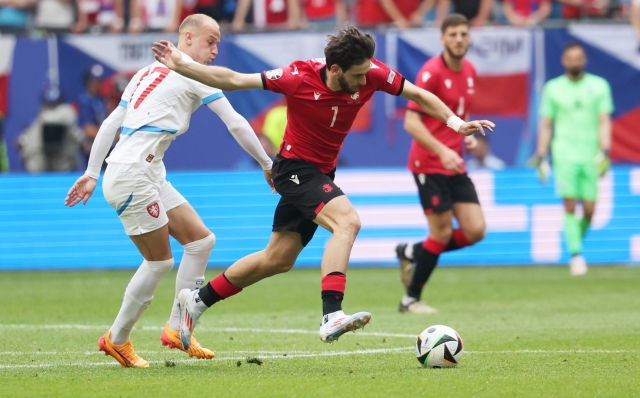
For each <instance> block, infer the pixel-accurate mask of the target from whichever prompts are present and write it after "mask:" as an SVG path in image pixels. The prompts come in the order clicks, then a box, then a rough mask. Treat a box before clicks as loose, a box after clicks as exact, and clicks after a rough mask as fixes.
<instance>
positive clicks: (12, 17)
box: [0, 0, 36, 34]
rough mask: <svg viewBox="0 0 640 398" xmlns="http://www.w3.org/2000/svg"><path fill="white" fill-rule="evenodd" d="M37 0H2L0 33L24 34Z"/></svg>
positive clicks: (0, 3)
mask: <svg viewBox="0 0 640 398" xmlns="http://www.w3.org/2000/svg"><path fill="white" fill-rule="evenodd" d="M35 4H36V0H0V33H8V34H23V33H25V32H26V30H27V28H28V27H29V13H30V11H31V9H32V8H33V7H34V6H35Z"/></svg>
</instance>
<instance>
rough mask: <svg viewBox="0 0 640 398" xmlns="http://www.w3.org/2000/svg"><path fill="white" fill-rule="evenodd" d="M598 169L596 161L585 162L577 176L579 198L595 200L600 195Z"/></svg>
mask: <svg viewBox="0 0 640 398" xmlns="http://www.w3.org/2000/svg"><path fill="white" fill-rule="evenodd" d="M598 178H599V175H598V169H597V167H596V165H595V163H589V164H583V165H581V166H580V172H579V173H578V176H577V178H576V179H577V184H578V188H577V190H578V198H580V199H582V200H586V201H590V202H595V201H596V199H597V197H598Z"/></svg>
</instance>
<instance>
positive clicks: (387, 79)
mask: <svg viewBox="0 0 640 398" xmlns="http://www.w3.org/2000/svg"><path fill="white" fill-rule="evenodd" d="M368 74H369V78H370V79H371V81H372V83H373V84H374V85H375V89H376V90H377V91H384V92H385V93H387V94H391V95H400V94H402V89H403V88H404V77H402V75H401V74H400V73H399V72H398V71H395V70H393V69H391V68H389V67H388V66H387V65H386V64H384V63H383V62H381V61H378V60H377V59H376V58H373V59H372V60H371V69H369V73H368Z"/></svg>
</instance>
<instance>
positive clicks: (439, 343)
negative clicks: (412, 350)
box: [416, 325, 463, 368]
mask: <svg viewBox="0 0 640 398" xmlns="http://www.w3.org/2000/svg"><path fill="white" fill-rule="evenodd" d="M462 351H463V344H462V339H461V338H460V335H459V334H458V333H457V332H456V331H455V330H453V328H450V327H449V326H444V325H434V326H429V327H428V328H426V329H425V330H424V331H423V332H422V333H420V336H418V341H416V358H418V362H420V364H422V366H424V367H425V368H452V367H454V366H456V365H457V364H458V362H460V360H461V359H462Z"/></svg>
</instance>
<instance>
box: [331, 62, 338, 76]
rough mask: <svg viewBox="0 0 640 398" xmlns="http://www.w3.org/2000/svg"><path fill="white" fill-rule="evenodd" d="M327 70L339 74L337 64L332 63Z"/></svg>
mask: <svg viewBox="0 0 640 398" xmlns="http://www.w3.org/2000/svg"><path fill="white" fill-rule="evenodd" d="M329 72H331V73H332V74H334V75H339V74H340V66H338V64H333V65H331V66H330V67H329Z"/></svg>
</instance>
